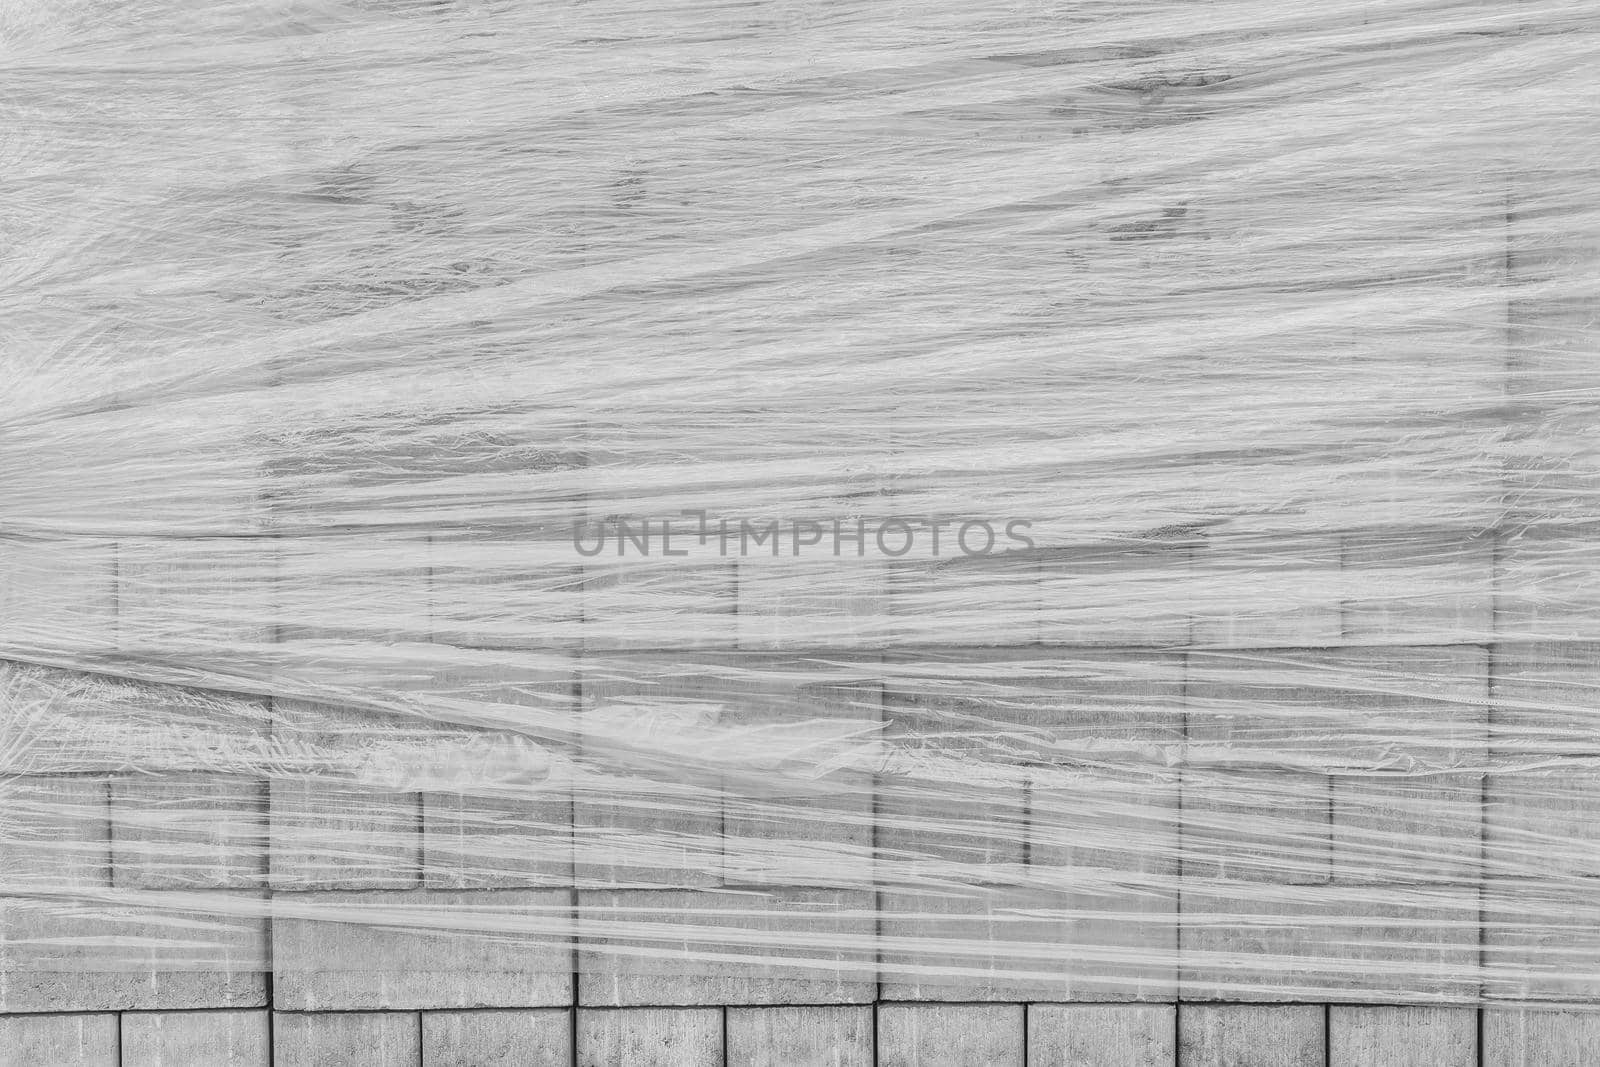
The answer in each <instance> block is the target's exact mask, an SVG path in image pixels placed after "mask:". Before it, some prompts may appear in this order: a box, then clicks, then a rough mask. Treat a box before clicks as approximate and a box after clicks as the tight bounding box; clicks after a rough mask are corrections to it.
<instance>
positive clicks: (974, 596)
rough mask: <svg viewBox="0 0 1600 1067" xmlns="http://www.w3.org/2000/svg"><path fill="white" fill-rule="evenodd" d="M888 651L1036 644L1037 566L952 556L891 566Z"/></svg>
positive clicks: (1023, 560) (1028, 561)
mask: <svg viewBox="0 0 1600 1067" xmlns="http://www.w3.org/2000/svg"><path fill="white" fill-rule="evenodd" d="M889 607H890V611H891V613H892V614H893V616H894V618H893V622H892V627H893V640H892V642H891V645H892V646H893V647H927V646H930V645H982V646H991V647H993V646H1000V647H1005V646H1011V645H1031V644H1034V643H1036V642H1037V641H1038V640H1039V610H1040V586H1039V562H1038V560H1037V559H1035V558H1033V557H1031V556H1024V557H1008V556H994V557H979V558H973V559H968V558H966V557H963V556H956V557H953V558H949V559H936V560H907V561H903V562H899V561H897V562H894V563H891V565H890V570H889Z"/></svg>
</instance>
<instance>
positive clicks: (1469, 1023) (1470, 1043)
mask: <svg viewBox="0 0 1600 1067" xmlns="http://www.w3.org/2000/svg"><path fill="white" fill-rule="evenodd" d="M1328 1062H1329V1063H1331V1064H1338V1065H1339V1067H1477V1063H1478V1012H1477V1009H1475V1008H1421V1007H1379V1008H1373V1007H1360V1006H1356V1005H1345V1004H1334V1005H1331V1006H1330V1007H1329V1008H1328Z"/></svg>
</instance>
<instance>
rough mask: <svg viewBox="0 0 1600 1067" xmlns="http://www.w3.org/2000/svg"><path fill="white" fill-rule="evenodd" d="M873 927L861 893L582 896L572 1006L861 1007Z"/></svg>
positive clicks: (871, 970) (868, 994)
mask: <svg viewBox="0 0 1600 1067" xmlns="http://www.w3.org/2000/svg"><path fill="white" fill-rule="evenodd" d="M874 929H875V915H874V906H873V896H872V894H871V893H869V892H843V891H833V890H820V889H790V890H768V891H764V892H755V891H749V892H732V891H728V892H718V891H703V890H702V891H684V892H673V891H670V890H624V891H604V890H585V891H582V892H580V893H579V894H578V932H579V936H580V937H581V938H582V941H581V949H580V953H579V958H578V968H579V979H578V995H579V1003H580V1004H583V1005H585V1006H628V1005H668V1004H672V1005H702V1004H707V1005H709V1004H862V1003H867V1002H869V1001H871V1000H872V999H873V997H874V995H875V994H876V992H877V984H876V981H875V978H876V973H877V972H876V966H875V962H874V958H873V932H874Z"/></svg>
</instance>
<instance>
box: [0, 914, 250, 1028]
mask: <svg viewBox="0 0 1600 1067" xmlns="http://www.w3.org/2000/svg"><path fill="white" fill-rule="evenodd" d="M263 911H264V906H263V903H262V901H261V899H260V898H259V897H254V896H252V895H250V894H246V893H230V892H224V891H221V890H217V891H210V892H207V893H203V894H194V895H192V896H184V897H181V898H177V899H175V900H171V901H163V902H159V903H158V902H154V901H152V902H150V903H143V904H139V905H132V904H124V903H108V902H104V901H100V900H73V899H51V898H45V897H37V898H28V897H0V943H5V944H8V945H9V946H10V948H9V949H8V950H7V955H6V957H5V959H4V961H3V962H4V965H3V966H0V1011H116V1010H152V1011H153V1010H170V1009H177V1008H242V1007H258V1006H261V1005H262V1004H264V1003H265V1001H266V984H265V980H264V972H265V971H266V968H267V963H266V946H267V934H266V924H265V922H264V921H263V919H262V913H263Z"/></svg>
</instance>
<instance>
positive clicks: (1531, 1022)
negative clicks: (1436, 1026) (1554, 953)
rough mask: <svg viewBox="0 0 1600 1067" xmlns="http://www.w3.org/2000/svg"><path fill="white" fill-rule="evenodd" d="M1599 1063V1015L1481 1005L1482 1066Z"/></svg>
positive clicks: (1546, 1066)
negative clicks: (1482, 1008)
mask: <svg viewBox="0 0 1600 1067" xmlns="http://www.w3.org/2000/svg"><path fill="white" fill-rule="evenodd" d="M1595 1062H1600V1014H1597V1013H1596V1012H1594V1011H1592V1010H1588V1009H1576V1010H1570V1011H1559V1010H1552V1009H1549V1008H1513V1007H1507V1008H1485V1009H1484V1010H1483V1060H1482V1063H1483V1067H1589V1065H1590V1064H1593V1063H1595Z"/></svg>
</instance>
